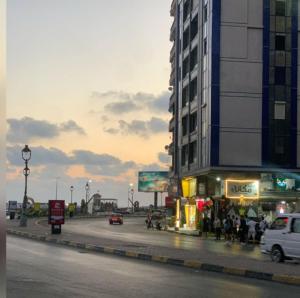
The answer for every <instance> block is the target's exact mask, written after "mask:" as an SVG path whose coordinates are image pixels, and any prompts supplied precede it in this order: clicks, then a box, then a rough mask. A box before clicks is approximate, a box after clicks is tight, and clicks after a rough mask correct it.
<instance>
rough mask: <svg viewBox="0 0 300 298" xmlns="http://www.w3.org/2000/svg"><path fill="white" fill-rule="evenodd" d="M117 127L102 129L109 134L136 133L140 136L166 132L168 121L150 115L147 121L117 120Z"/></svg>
mask: <svg viewBox="0 0 300 298" xmlns="http://www.w3.org/2000/svg"><path fill="white" fill-rule="evenodd" d="M118 124H119V127H118V128H104V131H105V132H107V133H110V134H117V133H120V134H123V135H137V136H140V137H147V136H149V135H153V134H159V133H164V132H167V129H168V122H167V121H165V120H163V119H161V118H157V117H152V118H151V119H150V120H148V121H143V120H133V121H131V122H127V121H125V120H119V123H118Z"/></svg>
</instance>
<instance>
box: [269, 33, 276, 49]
mask: <svg viewBox="0 0 300 298" xmlns="http://www.w3.org/2000/svg"><path fill="white" fill-rule="evenodd" d="M270 49H271V50H275V33H273V32H271V33H270Z"/></svg>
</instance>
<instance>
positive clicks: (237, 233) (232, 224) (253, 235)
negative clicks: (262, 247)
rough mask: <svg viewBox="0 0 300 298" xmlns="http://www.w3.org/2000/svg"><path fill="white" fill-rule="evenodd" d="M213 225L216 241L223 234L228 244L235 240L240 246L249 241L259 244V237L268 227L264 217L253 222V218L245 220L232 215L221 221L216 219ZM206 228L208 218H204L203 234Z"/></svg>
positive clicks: (242, 217) (243, 217) (245, 218)
mask: <svg viewBox="0 0 300 298" xmlns="http://www.w3.org/2000/svg"><path fill="white" fill-rule="evenodd" d="M213 225H214V229H215V235H216V240H220V239H221V235H222V232H223V233H224V238H225V240H226V242H227V243H228V244H229V243H231V242H234V241H235V240H239V241H240V243H241V244H242V245H243V244H246V243H248V242H250V241H252V243H255V242H259V241H260V237H261V236H262V234H263V233H264V231H265V229H266V228H267V226H268V224H267V221H266V220H265V219H264V217H261V218H260V220H259V221H255V220H254V219H253V218H247V217H245V216H243V215H242V216H240V217H238V216H234V215H232V216H231V217H230V215H227V217H226V218H224V220H223V221H221V220H220V219H219V218H218V217H216V218H215V220H214V222H213ZM208 226H209V218H208V217H204V219H203V231H204V232H206V231H207V230H208V229H207V227H208ZM206 235H207V232H206Z"/></svg>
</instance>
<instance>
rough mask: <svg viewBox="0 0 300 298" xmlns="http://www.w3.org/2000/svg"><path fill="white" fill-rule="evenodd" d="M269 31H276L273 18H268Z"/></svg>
mask: <svg viewBox="0 0 300 298" xmlns="http://www.w3.org/2000/svg"><path fill="white" fill-rule="evenodd" d="M270 31H273V32H274V31H276V30H275V17H272V16H271V17H270Z"/></svg>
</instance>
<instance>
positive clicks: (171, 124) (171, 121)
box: [169, 117, 175, 132]
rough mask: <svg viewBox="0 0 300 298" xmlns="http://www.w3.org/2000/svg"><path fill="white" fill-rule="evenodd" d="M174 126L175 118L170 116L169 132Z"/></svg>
mask: <svg viewBox="0 0 300 298" xmlns="http://www.w3.org/2000/svg"><path fill="white" fill-rule="evenodd" d="M174 128H175V118H174V117H172V119H171V120H170V123H169V132H171V131H173V130H174Z"/></svg>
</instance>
